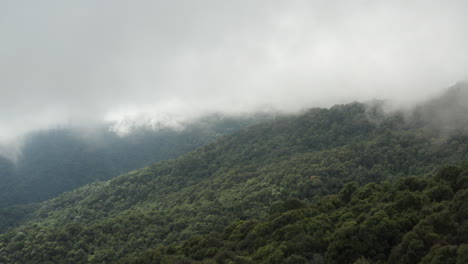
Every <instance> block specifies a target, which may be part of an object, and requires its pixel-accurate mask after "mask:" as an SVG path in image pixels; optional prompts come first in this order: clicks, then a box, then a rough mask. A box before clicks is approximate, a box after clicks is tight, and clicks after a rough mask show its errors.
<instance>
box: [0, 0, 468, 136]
mask: <svg viewBox="0 0 468 264" xmlns="http://www.w3.org/2000/svg"><path fill="white" fill-rule="evenodd" d="M466 10H468V3H467V2H466V1H450V0H449V1H430V0H429V1H416V0H415V1H367V0H358V1H346V0H343V1H296V0H293V1H266V0H265V1H247V0H240V1H215V0H203V1H189V0H179V1H145V0H137V1H123V0H113V1H110V0H107V1H106V0H105V1H91V0H84V1H55V0H45V1H40V2H38V1H32V0H29V1H28V0H18V1H3V2H2V3H1V4H0V32H2V44H1V45H0V74H1V76H0V105H1V111H0V142H1V141H6V140H7V139H8V138H14V137H16V136H17V135H20V134H23V133H25V132H27V131H30V130H33V129H37V128H46V127H49V126H53V125H56V124H68V123H73V124H74V123H93V122H100V121H102V120H107V121H109V120H110V121H115V122H121V123H122V122H123V121H122V120H125V119H126V118H130V119H138V118H140V119H141V116H148V115H150V116H152V118H149V119H148V120H153V121H154V119H155V118H156V119H158V116H161V117H162V120H164V118H165V119H167V117H168V116H170V117H173V116H177V117H178V118H181V119H185V118H191V117H196V116H199V115H201V114H203V113H207V112H213V111H217V112H226V113H239V112H249V111H255V110H257V109H262V108H265V107H271V108H274V109H278V110H282V111H296V110H299V109H302V108H304V107H312V106H329V105H331V104H334V103H342V102H347V101H353V100H369V99H373V98H381V99H390V100H395V101H397V102H401V103H408V102H413V101H416V100H421V99H423V98H426V97H428V96H429V95H432V94H434V93H436V92H438V91H439V90H440V89H442V88H445V87H448V86H450V85H451V84H453V83H455V82H456V81H458V80H460V79H465V78H466V74H467V68H468V67H467V66H468V31H467V30H466V27H465V25H467V24H468V17H467V16H466V14H465V13H466ZM166 113H168V114H167V115H166ZM169 119H170V118H169ZM141 120H146V119H145V118H143V119H141ZM156 121H157V120H156Z"/></svg>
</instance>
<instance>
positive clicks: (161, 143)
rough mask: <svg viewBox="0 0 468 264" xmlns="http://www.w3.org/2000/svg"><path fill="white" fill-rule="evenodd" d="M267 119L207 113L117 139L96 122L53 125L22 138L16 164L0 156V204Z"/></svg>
mask: <svg viewBox="0 0 468 264" xmlns="http://www.w3.org/2000/svg"><path fill="white" fill-rule="evenodd" d="M268 118H270V117H269V116H268V115H267V114H257V115H252V116H248V117H227V116H223V115H210V116H206V117H204V118H200V119H198V120H193V121H191V122H189V123H187V124H186V125H185V127H184V128H183V129H179V130H177V129H173V128H170V127H169V128H167V127H166V128H165V127H161V128H159V129H156V130H154V129H152V128H144V127H143V128H139V129H135V131H133V132H132V133H130V134H128V135H126V136H123V137H120V136H118V135H117V134H116V133H114V132H112V131H109V127H108V126H104V125H102V126H101V127H95V128H91V129H88V131H87V130H83V129H81V130H80V129H79V128H57V129H50V130H44V131H39V132H34V133H31V134H30V135H28V136H27V138H26V140H25V143H24V146H23V148H22V153H21V154H20V155H19V157H18V160H17V162H16V164H13V162H12V161H9V160H6V159H3V158H2V157H0V177H1V178H0V180H1V182H2V184H1V185H0V208H1V207H6V206H9V205H15V204H27V203H31V202H40V201H43V200H46V199H50V198H52V197H55V196H57V195H58V194H60V193H63V192H65V191H70V190H73V189H75V188H77V187H80V186H83V185H85V184H87V183H90V182H93V181H96V180H108V179H110V178H112V177H116V176H118V175H119V174H122V173H126V172H129V171H131V170H134V169H137V168H141V167H144V166H147V165H149V164H151V163H154V162H157V161H161V160H166V159H171V158H175V157H177V156H180V155H182V154H184V153H187V152H189V151H192V150H194V149H196V148H198V147H200V146H202V145H205V144H207V143H208V142H210V141H212V140H214V139H215V138H217V137H220V136H222V135H226V134H230V133H233V132H235V131H237V130H239V129H241V128H243V127H246V126H249V125H252V124H255V123H257V122H259V121H261V120H266V119H268Z"/></svg>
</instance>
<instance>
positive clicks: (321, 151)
mask: <svg viewBox="0 0 468 264" xmlns="http://www.w3.org/2000/svg"><path fill="white" fill-rule="evenodd" d="M448 103H450V102H448ZM379 107H380V106H379V105H374V106H372V107H371V106H369V105H367V104H361V103H351V104H346V105H336V106H333V107H331V108H329V109H321V108H315V109H310V110H308V111H305V112H303V113H300V114H297V115H285V116H278V117H276V118H275V119H274V120H271V121H267V122H262V123H259V124H256V125H253V126H250V127H248V128H244V129H241V130H240V131H238V132H235V133H233V134H231V135H227V136H223V137H220V138H218V139H216V140H215V141H214V142H212V143H209V144H207V145H205V146H203V147H201V148H198V149H196V150H195V151H192V152H190V153H187V154H185V155H183V156H180V157H178V158H175V159H172V160H166V161H162V162H158V163H154V164H152V165H150V166H148V167H145V168H143V169H139V170H135V171H132V172H130V173H128V174H125V175H121V176H119V177H116V178H113V179H111V180H109V181H103V182H95V183H92V184H89V185H87V186H85V187H82V188H79V189H76V190H74V191H71V192H68V193H65V194H62V195H60V196H59V197H57V198H54V199H51V200H48V201H45V202H43V203H41V204H39V205H35V206H34V207H30V208H26V209H24V213H23V214H17V215H15V217H17V222H19V223H21V225H20V226H17V227H16V228H13V229H10V230H9V231H8V232H5V233H4V234H3V235H0V262H2V261H3V262H5V263H15V262H18V263H28V261H29V262H31V263H116V262H119V261H120V262H121V263H152V262H151V261H154V262H155V263H160V262H158V261H161V259H159V260H158V259H157V258H160V257H167V258H166V260H165V261H166V262H162V263H197V261H201V263H216V261H217V260H216V259H217V258H219V261H218V263H229V262H228V261H233V262H234V263H259V262H260V263H307V262H310V261H313V260H315V261H316V262H317V263H321V262H320V261H321V260H327V261H328V262H329V263H353V262H354V261H361V262H357V263H367V262H366V261H371V263H372V261H382V260H385V261H387V260H388V261H391V260H392V258H393V257H392V256H396V257H397V256H400V254H401V255H404V254H407V255H408V259H409V261H408V262H406V263H414V262H412V261H413V260H415V261H416V263H417V261H418V260H421V258H425V259H427V258H430V257H428V256H427V254H434V256H436V255H437V256H439V255H440V254H442V255H443V254H447V256H451V258H455V259H456V258H458V255H462V253H460V254H458V253H457V252H458V250H460V252H462V251H463V250H465V248H466V246H465V244H466V241H464V240H463V239H464V238H463V234H465V233H464V232H465V231H466V230H465V229H466V228H465V226H466V223H465V222H464V221H465V220H466V218H465V217H466V215H465V214H464V211H463V209H460V210H462V211H461V212H459V211H457V210H458V209H456V210H455V209H453V208H454V206H458V207H459V205H460V204H466V202H467V200H466V195H465V192H466V184H465V180H466V177H465V176H466V168H465V167H463V168H457V169H454V170H456V173H448V174H447V175H448V176H447V177H445V176H443V175H444V174H442V176H440V177H442V178H440V177H439V179H435V178H434V179H432V178H425V176H424V175H427V174H433V173H435V172H436V171H437V170H438V169H439V168H440V167H441V166H444V165H447V164H460V163H461V162H463V161H464V160H467V159H468V134H467V133H465V132H464V130H463V129H460V130H452V131H451V133H447V134H443V135H442V134H440V133H432V132H431V131H432V130H431V129H432V127H433V124H432V123H430V122H426V123H423V122H419V120H417V119H412V118H410V119H408V118H407V117H406V116H407V115H405V114H404V113H401V112H396V113H392V114H386V113H385V112H384V111H380V110H379ZM376 115H379V118H380V119H379V122H375V118H370V117H371V116H373V117H375V116H376ZM416 121H417V122H416ZM449 171H450V169H449ZM411 176H417V177H411ZM408 177H409V178H408ZM402 179H409V180H408V181H405V180H402ZM459 179H460V180H459ZM350 182H353V183H351V184H350ZM402 182H403V183H402ZM438 182H439V183H440V188H438ZM369 183H370V185H367V187H364V188H359V186H365V185H366V184H369ZM372 183H374V184H372ZM375 183H382V185H376V184H375ZM405 186H406V187H405ZM405 188H406V189H405ZM405 190H406V191H405ZM374 191H375V195H374V194H373V193H374ZM337 193H338V194H337ZM356 193H359V195H358V194H356ZM330 194H337V195H335V196H331V197H329V198H324V197H326V196H327V195H330ZM369 197H370V198H369ZM366 199H367V200H366ZM369 199H370V200H369ZM372 199H374V200H372ZM288 201H292V202H288ZM314 204H318V205H317V206H318V207H316V208H315V207H314V206H313V205H314ZM311 206H312V207H311ZM386 206H390V207H391V208H390V207H389V208H386ZM392 206H397V207H392ZM398 206H399V207H398ZM309 207H311V208H309ZM458 207H456V208H458ZM301 208H307V209H304V210H303V211H301ZM392 208H393V209H392ZM447 208H449V209H447ZM446 209H447V210H446ZM290 210H292V211H291V212H288V211H290ZM420 210H423V211H420ZM438 210H439V211H438ZM444 210H446V212H445V211H444ZM453 210H455V211H453ZM380 211H382V212H380ZM442 211H443V212H444V213H443V214H442V216H441V217H448V219H449V220H450V221H449V220H447V221H446V223H449V224H450V227H447V228H448V229H447V233H444V232H445V229H444V230H434V231H431V229H430V228H432V227H434V226H436V225H435V224H433V223H435V222H434V221H439V220H437V219H438V218H437V217H438V216H437V217H436V216H434V217H436V219H435V220H431V219H432V218H430V216H431V215H432V214H438V212H442ZM406 213H407V214H406ZM361 215H362V216H361ZM387 216H388V217H389V221H390V222H389V224H388V225H387V222H382V221H387V220H386V219H387ZM359 217H361V218H359ZM425 217H429V218H430V219H429V220H428V221H429V222H428V224H427V225H426V223H425V222H421V223H420V222H419V221H420V220H421V219H425ZM400 218H401V219H400ZM441 219H444V218H441ZM322 220H323V221H324V222H323V225H324V226H322V223H321V222H320V221H322ZM443 221H445V220H443ZM393 222H395V223H393ZM379 223H380V225H379ZM361 225H363V226H364V227H369V230H367V229H366V230H367V231H365V230H364V229H362V230H364V231H365V232H367V233H363V234H362V235H363V236H362V239H364V240H365V241H366V243H367V244H364V243H361V242H360V241H361V240H359V239H361V237H357V238H356V239H358V240H356V241H355V240H353V237H354V236H355V233H356V232H359V230H361V229H360V228H361ZM381 225H382V230H383V231H385V232H383V231H382V232H381V230H380V229H379V228H380V226H381ZM457 225H458V227H460V228H461V229H460V230H458V229H457V228H458V227H457ZM8 226H10V227H11V226H12V225H11V222H7V221H5V223H4V226H3V227H4V228H6V227H8ZM373 226H375V228H376V229H375V230H373V229H372V228H373ZM227 227H230V228H228V229H226V228H227ZM426 227H427V228H426ZM442 227H443V228H445V227H444V226H442ZM252 228H254V229H252ZM314 228H315V229H314ZM386 228H389V229H386ZM412 228H415V230H414V234H413V233H411V234H409V233H408V232H409V231H411V230H412ZM454 228H455V229H456V230H455V231H454ZM257 230H258V232H260V233H258V232H257ZM301 230H304V232H302V231H301ZM314 230H317V232H319V231H320V230H323V232H325V233H323V234H321V233H314V232H315V231H314ZM327 230H328V231H327ZM395 230H398V232H394V231H395ZM419 230H422V231H419ZM364 231H363V232H364ZM418 232H422V233H423V235H421V234H420V233H418ZM432 233H434V235H433V234H432ZM210 234H212V235H210ZM302 234H305V235H309V236H312V239H318V240H312V241H309V240H306V241H304V243H296V242H297V241H294V237H295V236H296V235H297V236H298V237H300V236H299V235H302ZM199 235H201V237H198V236H199ZM244 235H246V236H247V235H248V238H247V237H243V236H244ZM314 237H315V238H314ZM367 237H368V238H369V239H370V240H366V239H367ZM320 239H325V241H322V240H320ZM379 239H380V240H379ZM388 239H390V241H389V240H388ZM425 239H428V240H427V241H426V240H425ZM244 240H245V242H243V241H244ZM374 240H376V241H377V242H372V241H374ZM413 240H415V242H412V241H413ZM321 241H322V242H321ZM384 241H387V243H388V244H386V243H385V242H384ZM405 241H407V242H405ZM453 241H455V242H453ZM309 242H310V243H309ZM294 243H296V244H294ZM359 243H361V244H359ZM412 243H413V244H412ZM421 243H423V244H422V245H421ZM437 243H439V244H440V245H441V247H440V248H441V249H440V251H437V252H432V251H430V250H431V245H435V244H437ZM161 245H162V246H161ZM311 245H313V246H314V247H313V248H310V247H309V246H311ZM303 246H307V248H306V249H301V247H303ZM443 246H447V247H443ZM393 248H395V249H393ZM309 249H310V252H312V253H314V254H312V255H310V254H309V255H307V254H305V255H304V254H303V252H307V251H308V250H309ZM393 250H395V251H396V252H395V253H392V252H393ZM413 251H414V252H413ZM145 252H147V253H145ZM330 252H341V253H343V255H342V256H341V255H340V254H341V253H340V254H335V255H333V254H331V253H330ZM428 252H429V253H428ZM431 252H432V253H431ZM446 252H448V253H446ZM463 252H464V251H463ZM301 254H302V255H301ZM330 254H331V255H330ZM463 254H464V253H463ZM177 261H179V262H177ZM223 261H224V262H223ZM249 261H250V262H249ZM252 261H253V262H252ZM285 261H288V262H285ZM304 261H306V262H304ZM457 261H458V260H457ZM328 262H327V263H328ZM198 263H199V262H198ZM393 263H395V262H393Z"/></svg>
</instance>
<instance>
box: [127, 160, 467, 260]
mask: <svg viewBox="0 0 468 264" xmlns="http://www.w3.org/2000/svg"><path fill="white" fill-rule="evenodd" d="M467 205H468V164H467V165H465V166H464V167H461V168H460V167H454V166H449V167H445V168H443V169H441V170H440V171H439V172H438V173H437V174H436V175H435V176H431V177H424V176H412V177H407V178H404V179H400V180H398V181H396V182H395V183H392V184H390V183H388V182H386V183H382V184H376V183H369V184H367V185H365V186H363V187H358V186H357V184H356V183H354V182H352V183H348V184H346V185H345V186H344V187H343V188H342V189H341V190H340V191H339V193H337V194H335V195H331V196H327V197H324V198H323V199H320V200H319V201H318V202H317V203H312V204H309V203H305V202H303V201H300V200H298V199H290V200H287V201H285V202H276V203H274V204H273V205H272V206H271V209H270V214H269V216H268V218H267V219H265V220H257V219H248V220H236V221H234V222H232V223H231V224H230V225H229V226H228V227H227V228H226V229H225V230H224V232H222V233H210V234H208V235H202V236H193V237H191V238H190V239H188V240H186V241H185V242H183V243H182V244H181V245H180V246H177V247H167V246H159V247H157V248H156V249H153V250H148V251H147V252H145V253H144V254H142V255H141V256H139V257H134V258H126V259H123V260H121V262H120V263H278V264H280V263H291V264H298V263H304V264H305V263H395V264H397V263H398V264H400V263H408V264H411V263H424V264H425V263H427V264H429V263H454V264H455V263H457V264H463V263H467V262H468V209H467V208H468V207H467Z"/></svg>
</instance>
